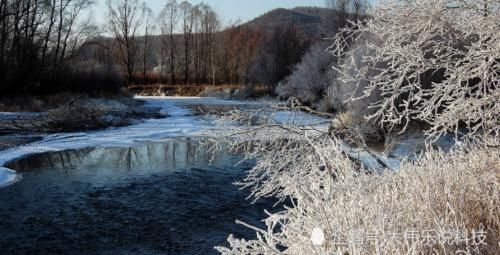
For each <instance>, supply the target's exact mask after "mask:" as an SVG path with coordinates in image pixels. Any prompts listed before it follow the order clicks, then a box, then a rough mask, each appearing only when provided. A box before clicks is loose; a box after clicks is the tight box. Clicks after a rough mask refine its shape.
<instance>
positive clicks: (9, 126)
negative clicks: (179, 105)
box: [0, 94, 167, 150]
mask: <svg viewBox="0 0 500 255" xmlns="http://www.w3.org/2000/svg"><path fill="white" fill-rule="evenodd" d="M61 98H63V99H61ZM160 110H161V108H159V107H151V106H146V105H145V102H144V101H143V100H138V99H135V98H131V97H127V96H115V97H90V96H86V95H68V94H66V95H59V96H58V97H56V96H51V97H48V98H43V99H40V98H21V99H10V100H4V101H2V102H1V103H0V150H4V149H8V148H11V147H14V146H19V145H23V144H27V143H31V142H34V141H37V140H39V139H41V138H40V137H41V135H43V134H51V133H65V132H82V131H90V130H99V129H105V128H111V127H123V126H127V125H131V124H134V123H137V122H140V121H141V120H143V119H151V118H164V117H166V116H167V115H166V113H165V112H160Z"/></svg>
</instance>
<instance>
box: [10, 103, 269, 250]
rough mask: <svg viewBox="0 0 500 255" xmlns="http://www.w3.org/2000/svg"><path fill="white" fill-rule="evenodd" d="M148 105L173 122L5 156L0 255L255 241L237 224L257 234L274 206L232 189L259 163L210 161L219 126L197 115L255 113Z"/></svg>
mask: <svg viewBox="0 0 500 255" xmlns="http://www.w3.org/2000/svg"><path fill="white" fill-rule="evenodd" d="M145 100H146V101H147V104H148V105H151V106H155V107H160V108H161V109H162V111H164V112H165V113H167V114H168V115H169V117H168V118H165V119H151V120H146V121H144V122H142V123H138V124H135V125H132V126H129V127H122V128H114V129H108V130H103V131H94V132H84V133H65V134H55V135H47V136H45V137H43V139H42V140H40V141H36V142H33V143H31V144H27V145H23V146H19V147H16V148H12V149H9V150H6V151H2V152H0V165H3V167H2V169H0V172H2V173H3V176H4V177H5V178H4V179H3V181H4V182H3V188H1V189H0V253H1V254H215V250H214V249H213V247H214V246H216V245H226V241H225V240H226V238H227V236H228V234H229V233H234V234H236V235H237V236H240V237H245V238H254V237H255V234H254V232H253V231H252V230H249V229H247V228H245V227H243V226H240V225H237V224H236V223H235V220H236V219H239V220H243V221H246V222H249V223H251V224H255V225H261V224H262V223H261V222H260V221H259V219H262V218H265V217H264V216H265V215H264V209H269V210H273V203H274V201H271V200H261V201H259V202H257V203H256V204H251V203H250V201H248V200H247V199H246V197H247V196H248V192H247V191H246V190H239V189H238V187H236V186H234V185H233V183H234V182H235V181H238V180H241V179H242V178H244V176H245V171H246V170H249V169H250V168H251V167H252V165H253V162H244V163H243V164H239V165H236V163H237V162H238V161H240V160H241V156H240V155H234V154H231V153H228V152H226V151H224V150H222V151H220V152H218V153H216V154H215V155H214V154H212V153H211V152H209V150H208V147H209V146H210V144H207V143H206V140H205V139H204V138H203V137H204V136H205V135H206V134H208V133H210V132H211V130H212V129H213V128H215V126H214V123H213V120H212V119H210V118H207V117H205V116H204V115H202V114H200V112H199V111H197V110H196V109H197V108H198V107H203V108H205V109H226V110H227V109H232V108H234V107H241V106H249V105H251V104H252V103H248V102H237V101H222V100H217V99H206V98H204V99H201V98H146V99H145ZM253 104H255V103H253ZM13 170H15V172H14V171H13ZM274 209H276V208H274Z"/></svg>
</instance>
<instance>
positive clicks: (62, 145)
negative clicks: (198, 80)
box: [0, 97, 262, 187]
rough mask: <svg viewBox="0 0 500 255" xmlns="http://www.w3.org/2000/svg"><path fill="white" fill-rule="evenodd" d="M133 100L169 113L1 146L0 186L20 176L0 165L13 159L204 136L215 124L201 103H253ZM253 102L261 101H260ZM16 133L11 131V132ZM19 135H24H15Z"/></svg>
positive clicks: (216, 107) (214, 107)
mask: <svg viewBox="0 0 500 255" xmlns="http://www.w3.org/2000/svg"><path fill="white" fill-rule="evenodd" d="M135 100H137V101H138V102H142V103H141V105H140V106H141V107H143V108H145V109H158V111H155V112H156V114H160V115H167V114H168V118H146V119H145V118H142V119H140V120H141V121H135V122H133V123H132V124H131V125H127V126H122V127H117V128H106V129H100V130H86V131H72V132H58V133H45V134H39V136H38V137H37V140H34V141H31V142H29V143H26V144H24V145H23V144H17V145H15V146H11V147H10V148H8V149H5V150H3V151H1V150H0V187H2V186H6V185H9V184H12V183H14V182H16V181H17V180H19V178H20V176H19V175H18V174H17V173H15V172H13V171H10V170H9V169H7V168H5V167H3V166H5V165H6V164H8V163H9V162H11V161H12V160H16V159H19V158H23V157H27V156H29V155H33V154H39V153H44V152H50V151H64V150H71V149H81V148H88V147H127V146H132V145H134V144H136V143H141V142H161V141H164V140H168V139H172V138H178V137H197V136H205V135H207V134H209V133H210V132H211V130H212V129H214V128H215V127H216V126H215V123H214V121H213V119H210V118H207V117H205V116H204V115H203V114H200V105H203V106H205V107H204V108H203V109H201V110H221V109H226V110H230V109H234V107H239V106H247V105H249V104H252V102H243V101H230V100H220V99H215V98H197V97H136V98H135ZM254 104H255V105H262V103H259V102H255V103H254ZM18 114H20V113H18ZM33 114H35V115H36V114H40V113H33ZM4 115H6V114H4ZM21 115H32V114H28V113H25V114H21ZM141 116H144V115H141ZM16 135H17V134H11V136H16ZM20 136H23V137H24V136H27V135H18V137H20ZM30 136H33V135H30Z"/></svg>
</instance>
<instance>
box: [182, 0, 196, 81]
mask: <svg viewBox="0 0 500 255" xmlns="http://www.w3.org/2000/svg"><path fill="white" fill-rule="evenodd" d="M179 10H180V18H181V31H182V34H183V39H184V41H183V42H184V60H183V62H184V63H183V71H184V84H186V85H187V84H189V66H190V64H191V58H190V57H191V43H192V42H191V41H192V36H193V23H194V19H193V6H192V5H191V4H190V3H189V2H187V1H184V2H182V3H181V4H180V5H179Z"/></svg>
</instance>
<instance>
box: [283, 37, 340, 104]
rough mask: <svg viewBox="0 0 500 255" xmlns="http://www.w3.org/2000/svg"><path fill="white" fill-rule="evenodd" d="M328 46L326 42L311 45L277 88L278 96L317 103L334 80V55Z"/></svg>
mask: <svg viewBox="0 0 500 255" xmlns="http://www.w3.org/2000/svg"><path fill="white" fill-rule="evenodd" d="M326 48H327V44H326V43H317V44H314V45H313V46H311V48H310V49H309V51H308V52H307V53H306V54H305V55H304V57H303V58H302V61H301V62H300V63H299V64H297V65H296V66H295V68H294V71H293V73H292V74H291V75H290V76H289V77H287V78H286V79H285V80H284V81H283V82H282V83H280V84H279V85H278V87H277V88H276V93H277V94H278V96H280V97H281V98H284V99H287V98H290V97H295V98H297V99H298V100H299V101H300V102H301V103H303V104H307V105H314V104H316V103H317V102H318V101H319V100H320V99H321V98H322V97H323V95H324V94H325V90H326V88H328V85H330V83H331V82H332V80H331V77H332V76H331V71H332V64H333V61H334V57H333V55H332V54H330V53H329V52H327V51H326Z"/></svg>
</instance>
